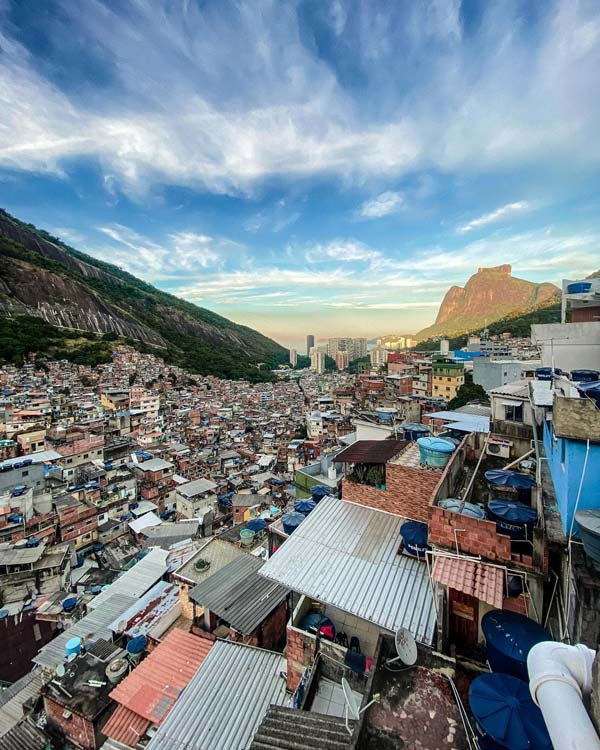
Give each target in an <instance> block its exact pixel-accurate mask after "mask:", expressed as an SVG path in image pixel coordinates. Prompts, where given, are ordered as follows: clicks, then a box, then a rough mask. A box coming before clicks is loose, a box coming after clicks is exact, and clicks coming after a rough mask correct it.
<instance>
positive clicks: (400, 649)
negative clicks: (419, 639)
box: [394, 628, 418, 667]
mask: <svg viewBox="0 0 600 750" xmlns="http://www.w3.org/2000/svg"><path fill="white" fill-rule="evenodd" d="M394 643H395V644H396V653H397V654H398V658H399V659H400V661H401V662H402V663H403V664H406V666H407V667H412V666H413V665H415V664H416V663H417V656H418V653H417V644H416V641H415V639H414V638H413V634H412V633H411V632H410V630H407V628H400V629H399V630H397V631H396V635H395V637H394Z"/></svg>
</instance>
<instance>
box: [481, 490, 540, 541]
mask: <svg viewBox="0 0 600 750" xmlns="http://www.w3.org/2000/svg"><path fill="white" fill-rule="evenodd" d="M487 515H488V518H489V519H490V521H495V522H496V531H497V532H498V533H499V534H508V536H509V537H510V538H511V539H531V536H532V530H533V527H534V525H535V522H536V521H537V511H536V510H535V509H534V508H530V507H529V506H528V505H525V503H520V502H518V501H517V500H501V499H495V500H490V502H489V503H488V507H487Z"/></svg>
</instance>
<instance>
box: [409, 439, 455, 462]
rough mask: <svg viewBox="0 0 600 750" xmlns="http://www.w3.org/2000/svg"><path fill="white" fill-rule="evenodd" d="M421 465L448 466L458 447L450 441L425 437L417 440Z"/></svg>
mask: <svg viewBox="0 0 600 750" xmlns="http://www.w3.org/2000/svg"><path fill="white" fill-rule="evenodd" d="M417 445H418V446H419V453H420V455H421V463H423V464H427V466H446V464H447V463H448V461H449V460H450V456H451V455H452V453H453V451H454V449H455V448H456V446H455V445H454V443H453V442H451V441H450V440H446V439H445V438H436V437H423V438H419V439H418V440H417Z"/></svg>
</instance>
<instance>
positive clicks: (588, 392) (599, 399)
mask: <svg viewBox="0 0 600 750" xmlns="http://www.w3.org/2000/svg"><path fill="white" fill-rule="evenodd" d="M577 388H578V390H579V391H580V392H581V393H582V394H583V395H584V396H587V397H588V398H591V399H592V401H594V403H595V404H596V406H597V407H598V408H599V409H600V382H599V381H596V382H594V383H580V384H579V385H578V386H577Z"/></svg>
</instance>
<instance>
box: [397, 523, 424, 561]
mask: <svg viewBox="0 0 600 750" xmlns="http://www.w3.org/2000/svg"><path fill="white" fill-rule="evenodd" d="M400 535H401V536H402V541H403V542H404V549H403V552H405V553H406V554H408V555H410V556H411V557H417V558H419V559H420V560H422V559H424V558H425V553H426V552H427V550H428V549H430V547H428V545H427V537H428V535H429V529H428V528H427V524H426V523H421V522H420V521H406V523H403V524H402V526H401V527H400Z"/></svg>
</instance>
